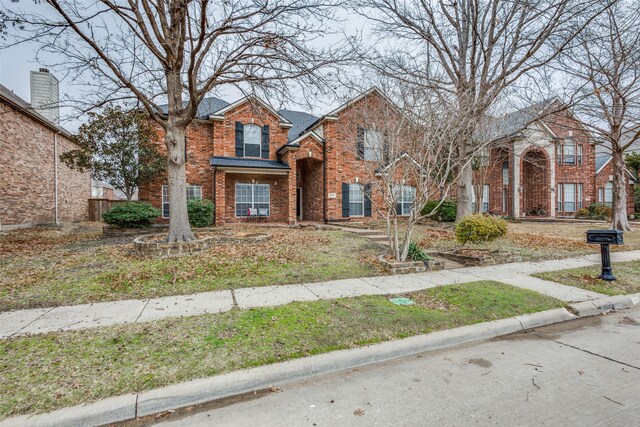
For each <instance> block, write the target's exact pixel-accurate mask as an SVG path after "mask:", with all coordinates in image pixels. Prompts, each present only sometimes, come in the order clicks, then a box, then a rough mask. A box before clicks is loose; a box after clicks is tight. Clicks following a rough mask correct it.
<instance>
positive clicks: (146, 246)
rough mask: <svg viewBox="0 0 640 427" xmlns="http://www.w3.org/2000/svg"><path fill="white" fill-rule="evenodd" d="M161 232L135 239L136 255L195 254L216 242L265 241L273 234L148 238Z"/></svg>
mask: <svg viewBox="0 0 640 427" xmlns="http://www.w3.org/2000/svg"><path fill="white" fill-rule="evenodd" d="M159 236H163V235H161V234H156V235H153V236H139V237H136V238H135V239H134V240H133V248H134V252H135V254H136V256H138V257H141V258H170V257H179V256H186V255H194V254H198V253H201V252H204V251H206V250H207V249H209V248H211V247H213V245H215V244H220V243H251V242H254V243H256V242H263V241H266V240H270V239H271V238H272V237H273V236H272V235H271V234H260V233H255V234H254V233H252V234H245V235H243V234H229V235H224V234H221V235H218V236H211V237H205V238H203V239H197V240H192V241H190V242H180V243H176V242H171V243H170V242H162V241H157V240H156V241H154V240H152V241H147V240H148V239H154V238H157V237H159Z"/></svg>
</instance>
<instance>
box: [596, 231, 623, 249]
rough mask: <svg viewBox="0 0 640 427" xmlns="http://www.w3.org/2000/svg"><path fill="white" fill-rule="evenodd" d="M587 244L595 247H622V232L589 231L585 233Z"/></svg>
mask: <svg viewBox="0 0 640 427" xmlns="http://www.w3.org/2000/svg"><path fill="white" fill-rule="evenodd" d="M587 243H593V244H597V245H602V244H607V245H622V244H624V242H623V240H622V231H619V230H589V231H587Z"/></svg>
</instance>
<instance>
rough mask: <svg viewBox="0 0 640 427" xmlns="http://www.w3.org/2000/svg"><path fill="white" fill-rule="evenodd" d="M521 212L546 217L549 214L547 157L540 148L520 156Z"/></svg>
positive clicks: (549, 198) (549, 191)
mask: <svg viewBox="0 0 640 427" xmlns="http://www.w3.org/2000/svg"><path fill="white" fill-rule="evenodd" d="M521 170H522V181H521V182H522V189H523V194H522V199H521V200H522V202H521V203H522V206H521V208H522V212H524V213H525V214H526V216H542V217H547V216H549V215H550V212H551V190H550V188H551V185H550V178H549V176H550V170H549V156H548V155H547V153H546V152H545V151H544V150H543V149H542V148H530V149H529V150H527V151H526V152H525V153H524V154H523V155H522V167H521Z"/></svg>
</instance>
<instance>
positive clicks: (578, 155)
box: [557, 139, 583, 166]
mask: <svg viewBox="0 0 640 427" xmlns="http://www.w3.org/2000/svg"><path fill="white" fill-rule="evenodd" d="M557 157H558V164H559V165H565V166H575V165H582V157H583V155H582V144H576V142H575V141H574V140H573V139H566V140H565V141H564V142H563V143H562V144H558V149H557Z"/></svg>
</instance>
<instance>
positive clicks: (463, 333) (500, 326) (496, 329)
mask: <svg viewBox="0 0 640 427" xmlns="http://www.w3.org/2000/svg"><path fill="white" fill-rule="evenodd" d="M636 305H640V293H638V294H632V295H625V296H614V297H607V298H600V299H597V300H592V301H585V302H580V303H576V304H571V305H569V306H568V307H567V309H564V308H558V309H553V310H547V311H542V312H538V313H533V314H524V315H520V316H516V317H511V318H508V319H502V320H495V321H491V322H484V323H477V324H475V325H468V326H462V327H459V328H455V329H447V330H443V331H437V332H433V333H430V334H426V335H418V336H414V337H410V338H405V339H402V340H397V341H387V342H383V343H380V344H375V345H371V346H367V347H362V348H356V349H348V350H338V351H334V352H330V353H324V354H319V355H316V356H310V357H305V358H301V359H293V360H289V361H285V362H279V363H275V364H272V365H265V366H260V367H257V368H252V369H245V370H241V371H236V372H230V373H227V374H222V375H217V376H214V377H210V378H202V379H196V380H192V381H187V382H184V383H179V384H174V385H170V386H166V387H162V388H158V389H155V390H149V391H146V392H142V393H137V394H136V393H131V394H127V395H122V396H115V397H110V398H107V399H104V400H100V401H98V402H95V403H90V404H85V405H78V406H73V407H68V408H63V409H60V410H57V411H53V412H49V413H46V414H37V415H22V416H18V417H14V418H7V419H5V420H3V421H0V427H4V426H17V427H19V426H33V427H45V426H47V427H50V426H65V427H66V426H69V427H72V426H88V425H91V426H100V425H105V424H113V423H118V422H122V421H128V420H133V419H135V418H138V417H143V416H147V415H152V414H156V413H159V412H164V411H168V410H176V409H180V408H184V407H187V406H192V405H199V404H203V403H207V402H211V401H214V400H218V399H222V398H229V397H232V396H235V395H239V394H243V393H248V392H253V391H255V390H261V389H266V388H268V387H270V386H271V385H273V384H277V383H280V384H282V383H288V382H292V381H297V380H301V379H306V378H311V377H314V376H318V375H324V374H329V373H334V372H338V371H343V370H348V369H353V368H357V367H362V366H365V365H370V364H374V363H381V362H386V361H389V360H392V359H397V358H400V357H406V356H412V355H415V354H418V353H424V352H428V351H433V350H439V349H443V348H447V347H452V346H455V345H460V344H467V343H471V342H475V341H482V340H486V339H490V338H495V337H499V336H503V335H509V334H513V333H516V332H522V331H525V330H529V329H533V328H538V327H541V326H546V325H551V324H554V323H560V322H565V321H569V320H576V319H580V318H585V317H590V316H597V315H601V314H606V313H608V312H610V311H612V310H621V309H626V308H631V307H634V306H636Z"/></svg>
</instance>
